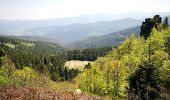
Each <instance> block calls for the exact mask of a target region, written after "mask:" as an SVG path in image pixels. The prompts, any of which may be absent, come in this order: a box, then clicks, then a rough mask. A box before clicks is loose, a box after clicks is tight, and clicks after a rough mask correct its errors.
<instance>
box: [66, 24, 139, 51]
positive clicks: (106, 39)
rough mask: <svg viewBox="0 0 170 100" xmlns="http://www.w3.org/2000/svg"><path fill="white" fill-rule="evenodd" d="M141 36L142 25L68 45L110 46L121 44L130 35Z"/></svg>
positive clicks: (72, 46)
mask: <svg viewBox="0 0 170 100" xmlns="http://www.w3.org/2000/svg"><path fill="white" fill-rule="evenodd" d="M132 34H134V35H136V36H139V34H140V27H139V26H137V27H133V28H128V29H125V30H121V31H118V32H113V33H110V34H107V35H103V36H90V37H88V38H86V39H83V40H80V41H76V42H74V43H70V44H68V45H67V46H66V47H70V48H96V47H110V46H112V47H113V46H117V45H119V44H120V43H121V42H122V41H123V40H124V39H125V38H126V37H128V36H130V35H132Z"/></svg>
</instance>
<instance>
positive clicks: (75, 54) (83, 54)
mask: <svg viewBox="0 0 170 100" xmlns="http://www.w3.org/2000/svg"><path fill="white" fill-rule="evenodd" d="M111 50H112V48H111V47H104V48H87V49H77V50H70V51H67V56H68V60H81V61H95V60H96V59H97V58H98V57H102V56H105V55H106V54H107V53H108V52H109V51H111Z"/></svg>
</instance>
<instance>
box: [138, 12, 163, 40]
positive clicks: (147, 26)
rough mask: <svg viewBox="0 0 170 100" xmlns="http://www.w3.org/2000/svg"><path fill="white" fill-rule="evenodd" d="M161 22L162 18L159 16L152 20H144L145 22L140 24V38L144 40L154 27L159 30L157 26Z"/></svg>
mask: <svg viewBox="0 0 170 100" xmlns="http://www.w3.org/2000/svg"><path fill="white" fill-rule="evenodd" d="M161 22H162V18H161V17H160V16H159V15H155V16H154V17H153V18H147V19H145V22H143V23H142V26H141V32H140V36H143V37H144V39H145V40H146V39H147V38H148V37H149V36H150V33H151V31H152V28H153V27H155V28H156V29H157V30H159V25H160V24H161Z"/></svg>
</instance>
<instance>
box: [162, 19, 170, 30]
mask: <svg viewBox="0 0 170 100" xmlns="http://www.w3.org/2000/svg"><path fill="white" fill-rule="evenodd" d="M163 25H164V27H165V28H167V27H168V26H169V24H168V17H166V18H165V20H164V23H163Z"/></svg>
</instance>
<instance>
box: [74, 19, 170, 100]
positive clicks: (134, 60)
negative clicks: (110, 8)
mask: <svg viewBox="0 0 170 100" xmlns="http://www.w3.org/2000/svg"><path fill="white" fill-rule="evenodd" d="M154 20H157V21H160V19H159V18H158V19H154ZM157 28H158V27H157ZM169 37H170V29H169V28H166V29H160V30H158V29H156V28H153V29H152V30H151V33H150V36H149V37H147V40H145V39H143V38H142V37H135V36H131V37H129V38H127V39H126V40H125V41H124V42H123V43H122V44H121V45H120V46H119V47H118V48H117V49H113V51H111V52H110V53H108V55H107V56H105V57H101V58H98V60H96V61H95V62H94V63H92V64H91V66H90V68H89V69H86V70H85V71H84V72H83V73H82V74H80V75H79V76H78V77H77V78H76V82H77V84H78V86H79V88H80V89H82V90H83V91H87V92H91V93H93V94H97V95H102V96H103V95H107V96H113V97H121V96H127V95H128V96H129V97H131V99H134V97H135V98H137V99H139V100H147V99H148V100H155V99H163V97H164V96H162V95H164V94H163V93H164V91H163V88H164V87H165V86H168V84H169V82H170V80H169V77H170V75H169V73H170V72H169V70H170V66H169V65H170V63H169ZM118 73H119V74H120V75H119V74H118ZM126 88H127V89H126Z"/></svg>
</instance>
